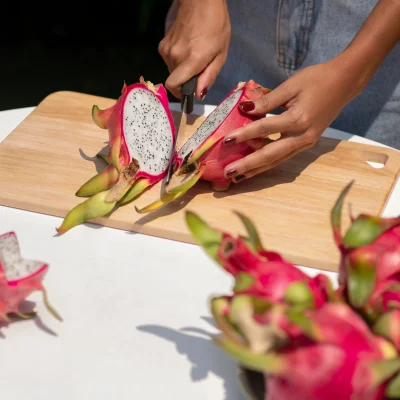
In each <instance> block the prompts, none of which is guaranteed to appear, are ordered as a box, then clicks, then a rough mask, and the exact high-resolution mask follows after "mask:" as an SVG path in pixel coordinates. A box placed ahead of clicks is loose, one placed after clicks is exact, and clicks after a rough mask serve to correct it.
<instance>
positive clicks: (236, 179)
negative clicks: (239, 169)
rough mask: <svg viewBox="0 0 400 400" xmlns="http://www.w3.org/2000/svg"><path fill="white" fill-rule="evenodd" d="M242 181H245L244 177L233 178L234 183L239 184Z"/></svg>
mask: <svg viewBox="0 0 400 400" xmlns="http://www.w3.org/2000/svg"><path fill="white" fill-rule="evenodd" d="M243 179H246V176H245V175H238V176H237V177H235V178H234V179H233V180H234V181H235V183H239V182H240V181H242V180H243Z"/></svg>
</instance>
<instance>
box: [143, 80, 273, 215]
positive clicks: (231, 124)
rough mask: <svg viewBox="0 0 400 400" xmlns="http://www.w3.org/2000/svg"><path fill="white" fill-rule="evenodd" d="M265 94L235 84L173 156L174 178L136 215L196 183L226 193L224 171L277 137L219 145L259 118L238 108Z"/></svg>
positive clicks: (228, 180) (244, 84)
mask: <svg viewBox="0 0 400 400" xmlns="http://www.w3.org/2000/svg"><path fill="white" fill-rule="evenodd" d="M269 91H270V90H269V89H267V88H263V87H262V86H261V85H258V84H257V83H255V82H254V81H253V80H249V81H248V82H240V83H238V85H236V87H235V88H233V89H232V91H231V92H230V93H229V94H228V95H227V96H226V97H225V99H224V100H223V101H222V102H221V103H220V104H219V105H218V106H217V107H216V108H215V110H214V111H213V112H211V113H210V115H208V117H207V118H206V119H205V120H204V121H203V123H202V124H201V125H200V126H199V128H198V129H197V130H196V132H195V133H194V134H193V135H192V136H191V137H190V138H189V139H188V140H187V141H186V142H185V143H184V144H183V145H182V147H181V148H180V149H179V151H178V152H177V154H175V157H174V161H173V162H174V174H173V175H172V177H171V180H170V183H169V185H168V187H167V189H166V191H165V193H164V194H163V195H162V196H161V198H160V199H159V200H157V201H155V202H154V203H151V204H149V205H147V206H145V207H143V208H142V209H138V208H137V207H136V211H137V212H139V213H142V214H143V213H148V212H152V211H155V210H157V209H159V208H161V207H162V206H164V205H165V204H168V203H170V202H171V201H173V200H176V199H178V198H179V197H181V196H183V195H184V194H185V193H187V191H188V190H189V189H190V188H192V187H193V186H194V185H195V184H196V183H197V182H198V181H199V180H200V179H201V180H204V181H208V182H210V186H211V188H212V189H213V190H215V191H225V190H228V188H229V186H230V184H231V182H232V179H231V178H226V177H225V175H224V168H225V167H226V166H227V165H228V164H230V163H231V162H233V161H236V160H238V159H240V158H243V157H245V156H247V155H248V154H250V153H252V152H254V151H255V150H257V149H260V148H261V147H262V146H264V145H266V144H267V143H269V142H271V140H276V139H277V138H278V137H280V133H278V132H277V133H274V134H271V135H269V137H268V138H265V139H261V138H260V139H252V140H248V141H246V142H245V143H244V142H243V143H237V144H233V145H231V146H225V145H224V144H223V139H224V136H225V135H226V134H228V133H229V132H231V131H232V130H233V129H236V128H239V127H242V126H245V125H247V124H249V123H251V122H253V121H254V120H255V119H259V118H262V117H263V116H250V115H248V114H245V113H242V112H241V110H240V109H239V107H238V104H239V103H240V102H242V101H248V100H253V99H255V98H257V97H259V96H261V95H263V94H265V93H268V92H269Z"/></svg>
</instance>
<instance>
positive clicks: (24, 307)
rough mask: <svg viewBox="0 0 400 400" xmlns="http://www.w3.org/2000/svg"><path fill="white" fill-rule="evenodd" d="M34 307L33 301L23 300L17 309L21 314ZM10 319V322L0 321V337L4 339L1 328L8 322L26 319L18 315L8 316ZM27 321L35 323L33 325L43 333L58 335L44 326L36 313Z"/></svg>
mask: <svg viewBox="0 0 400 400" xmlns="http://www.w3.org/2000/svg"><path fill="white" fill-rule="evenodd" d="M34 308H35V303H33V302H32V301H28V300H26V301H24V302H23V303H21V305H20V307H19V309H20V311H21V312H22V313H23V314H30V313H32V312H33V311H34ZM10 319H11V323H8V322H6V321H4V322H3V321H1V322H0V338H2V339H5V338H6V336H5V335H4V333H3V332H2V328H5V327H6V326H8V325H10V324H17V323H20V322H25V321H27V320H26V319H23V318H20V317H18V316H14V315H13V316H12V317H10ZM28 321H33V322H34V323H35V325H36V326H37V327H38V328H39V329H40V330H42V331H43V332H45V333H48V334H49V335H51V336H58V335H57V333H56V332H54V331H53V330H51V329H50V328H49V327H48V326H46V325H45V324H44V323H43V321H42V319H41V318H40V316H39V315H38V314H36V315H35V317H33V318H32V319H31V320H28Z"/></svg>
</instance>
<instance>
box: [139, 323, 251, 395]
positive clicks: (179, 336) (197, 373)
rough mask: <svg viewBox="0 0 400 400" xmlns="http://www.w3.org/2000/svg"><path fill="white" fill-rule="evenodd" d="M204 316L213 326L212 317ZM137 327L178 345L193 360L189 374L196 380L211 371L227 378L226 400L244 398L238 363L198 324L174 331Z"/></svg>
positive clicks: (161, 328) (177, 347)
mask: <svg viewBox="0 0 400 400" xmlns="http://www.w3.org/2000/svg"><path fill="white" fill-rule="evenodd" d="M203 319H204V320H205V321H206V322H208V323H209V324H210V325H214V324H213V320H212V318H209V317H203ZM137 329H138V330H139V331H142V332H147V333H151V334H153V335H155V336H158V337H160V338H162V339H165V340H168V341H169V342H171V343H173V344H175V345H176V349H177V351H178V353H180V354H184V355H186V356H187V358H188V359H189V361H190V362H191V363H192V369H191V371H190V376H191V379H192V380H193V381H195V382H198V381H201V380H203V379H206V378H207V376H208V375H209V374H210V373H211V374H214V375H217V376H218V377H220V378H222V379H223V381H224V389H225V398H224V399H225V400H243V396H242V394H241V393H240V390H239V385H238V381H237V378H236V376H237V375H236V368H237V367H236V363H235V362H234V361H233V360H232V359H230V358H229V357H228V356H227V355H226V354H225V353H224V352H223V351H222V350H221V349H219V348H218V347H217V346H216V344H215V343H214V342H213V341H212V340H211V338H210V336H211V333H210V332H207V331H205V330H203V329H201V328H196V327H187V328H182V329H180V330H175V329H172V328H168V327H166V326H161V325H141V326H138V327H137ZM189 332H191V333H195V334H196V335H190V334H188V333H189ZM198 335H202V336H203V337H201V336H198Z"/></svg>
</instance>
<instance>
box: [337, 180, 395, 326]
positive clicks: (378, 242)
mask: <svg viewBox="0 0 400 400" xmlns="http://www.w3.org/2000/svg"><path fill="white" fill-rule="evenodd" d="M352 184H353V182H350V183H349V184H348V185H347V186H346V187H345V188H344V190H343V191H342V193H341V194H340V196H339V198H338V200H337V202H336V204H335V205H334V207H333V208H332V211H331V224H332V227H333V235H334V238H335V241H336V244H337V246H338V248H339V250H340V254H341V261H340V269H339V290H338V292H339V293H341V295H342V296H344V297H345V299H346V301H347V302H348V303H349V304H350V305H351V306H352V307H353V308H354V309H356V310H358V311H359V312H360V313H362V314H363V315H364V317H365V318H367V320H368V321H369V322H370V323H373V322H374V321H376V320H377V318H378V317H379V316H380V315H382V314H383V313H385V312H387V311H389V310H392V309H399V310H400V217H397V218H380V217H376V216H371V215H366V214H361V215H359V216H358V217H357V218H353V217H351V225H350V227H349V229H348V230H347V232H346V234H345V235H344V237H342V235H341V232H340V227H341V210H342V206H343V202H344V199H345V196H346V194H347V193H348V191H349V190H350V188H351V186H352Z"/></svg>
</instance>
